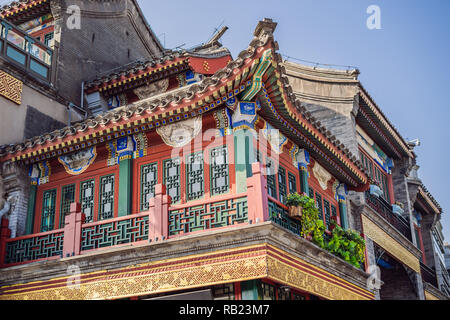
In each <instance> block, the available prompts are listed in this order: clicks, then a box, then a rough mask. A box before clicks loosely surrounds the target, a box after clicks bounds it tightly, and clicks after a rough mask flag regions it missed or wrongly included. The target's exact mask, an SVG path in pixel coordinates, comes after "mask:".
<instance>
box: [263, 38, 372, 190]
mask: <svg viewBox="0 0 450 320" xmlns="http://www.w3.org/2000/svg"><path fill="white" fill-rule="evenodd" d="M273 49H275V50H277V49H278V47H277V44H276V43H274V44H273ZM280 62H281V56H280V55H279V54H275V59H274V61H273V63H272V66H271V68H269V70H268V71H267V73H266V74H265V75H264V78H263V81H264V88H263V89H262V91H261V93H260V94H259V98H260V100H261V101H263V102H264V103H263V105H264V106H265V108H263V109H264V111H265V114H266V115H267V116H268V117H269V118H270V119H271V120H272V121H274V122H275V123H277V124H278V125H276V127H277V128H278V129H280V130H281V131H282V132H283V133H284V134H285V135H287V136H288V137H290V138H291V139H292V140H293V141H295V142H296V143H297V144H300V145H301V146H303V147H305V148H307V149H308V150H310V152H312V154H313V155H314V156H315V158H316V160H317V161H318V162H319V163H320V164H321V165H323V166H324V167H325V168H327V169H329V170H330V171H331V172H332V173H333V174H334V175H335V176H337V177H340V179H341V180H343V181H342V182H346V183H348V184H349V186H351V187H352V188H358V187H361V186H363V185H367V183H368V178H367V174H366V173H365V170H364V168H363V167H362V165H361V163H360V162H359V160H358V158H357V157H356V156H354V155H352V154H351V152H350V151H349V150H348V148H346V147H345V146H344V145H343V144H342V143H341V142H340V141H339V140H336V138H335V137H334V136H332V134H331V133H330V132H329V131H328V130H327V129H326V128H325V127H324V126H322V125H321V123H320V122H319V121H316V119H314V118H313V117H312V116H311V115H310V114H308V112H307V111H306V109H305V108H302V107H301V103H300V101H298V100H297V98H296V96H295V94H293V90H292V88H291V86H290V84H289V80H288V78H287V75H286V72H285V69H284V67H282V66H280Z"/></svg>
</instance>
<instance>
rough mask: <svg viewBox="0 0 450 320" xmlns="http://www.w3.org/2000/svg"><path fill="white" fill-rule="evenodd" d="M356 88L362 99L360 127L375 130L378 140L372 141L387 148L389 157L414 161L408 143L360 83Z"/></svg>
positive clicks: (413, 155)
mask: <svg viewBox="0 0 450 320" xmlns="http://www.w3.org/2000/svg"><path fill="white" fill-rule="evenodd" d="M358 86H359V89H360V90H359V93H358V94H359V97H360V98H361V99H362V101H361V102H362V103H360V107H361V109H360V112H359V115H361V116H362V119H365V121H363V123H361V125H362V126H365V127H366V128H365V129H367V127H369V128H370V129H371V130H375V131H374V132H375V133H376V134H375V135H373V136H374V137H375V136H378V137H379V138H378V139H374V140H377V141H376V142H377V143H379V144H381V145H382V146H384V147H387V148H389V150H390V151H391V152H390V153H391V155H395V157H396V158H398V159H401V158H403V157H409V158H412V159H415V158H416V156H415V154H414V152H413V151H412V150H411V148H410V147H409V146H408V143H407V142H406V141H405V140H404V139H403V137H402V136H401V135H400V133H399V132H398V131H397V129H396V128H395V127H394V126H393V125H392V123H391V122H390V121H389V120H388V118H387V117H386V116H385V115H384V113H383V112H382V111H381V109H380V108H379V107H378V105H377V104H376V103H375V102H374V100H373V98H372V97H371V96H370V94H369V93H368V92H367V90H366V89H365V88H364V87H363V85H362V84H361V82H358Z"/></svg>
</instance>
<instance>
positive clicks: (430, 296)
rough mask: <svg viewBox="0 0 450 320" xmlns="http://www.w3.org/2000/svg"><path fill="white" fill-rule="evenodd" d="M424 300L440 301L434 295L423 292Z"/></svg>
mask: <svg viewBox="0 0 450 320" xmlns="http://www.w3.org/2000/svg"><path fill="white" fill-rule="evenodd" d="M425 300H440V299H439V298H438V297H436V296H435V295H433V294H432V293H430V292H428V291H427V290H425Z"/></svg>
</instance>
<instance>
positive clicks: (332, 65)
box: [281, 53, 359, 71]
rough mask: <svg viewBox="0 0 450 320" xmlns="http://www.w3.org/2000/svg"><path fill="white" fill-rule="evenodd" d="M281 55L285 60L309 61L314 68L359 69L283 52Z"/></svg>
mask: <svg viewBox="0 0 450 320" xmlns="http://www.w3.org/2000/svg"><path fill="white" fill-rule="evenodd" d="M281 56H283V57H284V58H286V60H295V61H300V62H304V63H309V64H311V65H314V66H315V67H316V68H317V67H320V66H324V67H338V68H346V69H347V71H348V70H351V69H359V68H358V67H355V66H344V65H339V64H327V63H320V62H314V61H308V60H304V59H299V58H295V57H291V56H288V55H286V54H284V53H281Z"/></svg>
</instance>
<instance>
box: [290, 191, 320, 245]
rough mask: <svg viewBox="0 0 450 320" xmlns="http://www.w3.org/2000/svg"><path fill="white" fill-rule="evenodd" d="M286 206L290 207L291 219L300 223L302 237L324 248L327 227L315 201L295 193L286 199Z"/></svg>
mask: <svg viewBox="0 0 450 320" xmlns="http://www.w3.org/2000/svg"><path fill="white" fill-rule="evenodd" d="M285 205H286V206H287V207H289V215H290V216H291V218H293V219H297V220H299V221H300V224H301V227H302V230H301V236H302V237H303V238H305V239H307V240H309V241H312V242H314V243H315V244H316V245H318V246H320V247H321V248H324V247H325V243H324V239H323V235H324V232H325V225H324V223H323V221H322V220H321V219H319V209H318V208H317V205H316V202H315V201H314V199H311V198H310V197H308V196H307V195H306V194H301V195H300V194H298V193H294V194H290V195H289V196H287V197H286V201H285Z"/></svg>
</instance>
